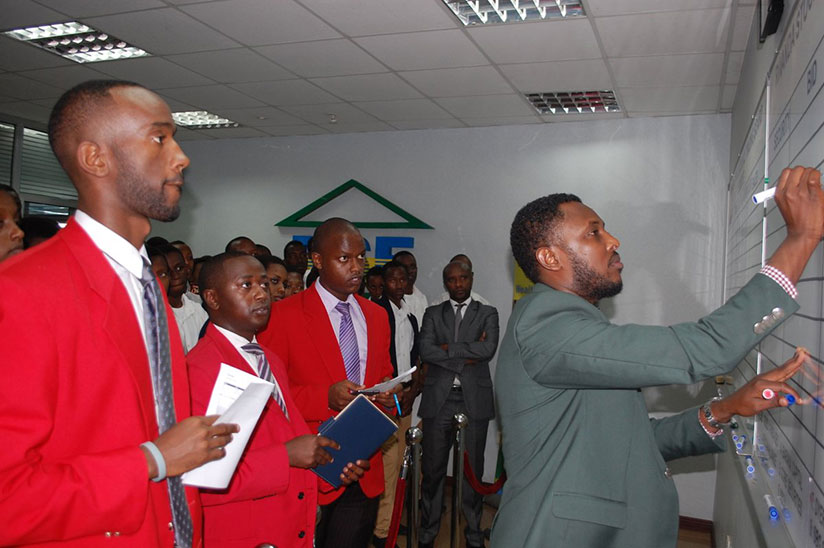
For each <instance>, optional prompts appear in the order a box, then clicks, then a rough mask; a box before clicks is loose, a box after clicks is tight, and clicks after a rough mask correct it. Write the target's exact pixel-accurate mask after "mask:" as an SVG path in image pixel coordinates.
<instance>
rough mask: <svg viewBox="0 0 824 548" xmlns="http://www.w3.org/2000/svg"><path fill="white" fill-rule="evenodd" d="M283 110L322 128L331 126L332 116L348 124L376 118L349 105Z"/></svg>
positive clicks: (288, 108) (287, 107) (371, 120)
mask: <svg viewBox="0 0 824 548" xmlns="http://www.w3.org/2000/svg"><path fill="white" fill-rule="evenodd" d="M283 110H285V111H286V112H289V113H291V114H294V115H295V116H298V117H300V118H302V119H303V120H306V121H307V122H311V123H313V124H318V125H319V126H321V127H327V126H329V125H331V124H330V121H329V117H330V116H331V115H334V116H335V118H336V119H337V120H338V121H339V122H343V123H347V124H352V123H361V122H374V121H375V117H374V116H372V115H371V114H367V113H366V112H364V111H362V110H360V109H358V108H355V107H353V106H352V105H350V104H348V103H327V104H320V105H295V106H286V107H283Z"/></svg>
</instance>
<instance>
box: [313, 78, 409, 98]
mask: <svg viewBox="0 0 824 548" xmlns="http://www.w3.org/2000/svg"><path fill="white" fill-rule="evenodd" d="M312 82H314V83H316V84H317V85H319V86H321V87H322V88H324V89H326V90H329V91H330V92H331V93H334V94H335V95H337V96H338V97H340V98H341V99H344V100H346V101H380V100H391V99H416V98H418V97H420V96H421V94H420V93H418V92H417V91H415V89H414V88H412V87H411V86H410V85H409V84H407V83H406V82H404V81H403V80H401V79H400V78H398V77H397V76H396V75H394V74H366V75H361V76H334V77H331V78H313V79H312Z"/></svg>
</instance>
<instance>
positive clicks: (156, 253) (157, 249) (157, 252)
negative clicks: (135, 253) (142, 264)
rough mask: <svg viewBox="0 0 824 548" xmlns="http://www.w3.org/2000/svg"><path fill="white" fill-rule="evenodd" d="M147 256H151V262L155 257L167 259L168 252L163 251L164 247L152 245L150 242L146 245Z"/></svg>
mask: <svg viewBox="0 0 824 548" xmlns="http://www.w3.org/2000/svg"><path fill="white" fill-rule="evenodd" d="M146 254H147V255H148V256H149V259H150V260H151V259H154V258H155V257H163V258H164V259H165V258H166V252H165V251H163V246H157V245H152V244H150V243H148V242H147V243H146Z"/></svg>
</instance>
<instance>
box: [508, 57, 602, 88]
mask: <svg viewBox="0 0 824 548" xmlns="http://www.w3.org/2000/svg"><path fill="white" fill-rule="evenodd" d="M498 68H500V69H501V72H503V73H504V75H505V76H506V77H507V78H509V81H510V82H512V84H513V85H514V86H515V89H517V90H518V91H520V92H522V93H528V92H538V91H575V90H582V91H586V90H596V89H611V88H612V87H613V84H612V80H611V79H610V77H609V72H607V66H606V64H605V63H604V62H603V61H602V60H601V59H582V60H580V61H553V62H551V63H525V64H519V65H499V66H498Z"/></svg>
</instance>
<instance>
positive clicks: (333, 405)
mask: <svg viewBox="0 0 824 548" xmlns="http://www.w3.org/2000/svg"><path fill="white" fill-rule="evenodd" d="M364 388H366V387H365V386H362V385H359V384H355V383H353V382H352V381H350V380H349V379H344V380H342V381H340V382H336V383H335V384H333V385H332V386H330V387H329V409H331V410H333V411H340V410H341V409H343V408H344V407H346V405H347V404H348V403H349V402H350V401H352V400H354V399H355V394H354V392H355V391H356V390H363V389H364Z"/></svg>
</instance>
